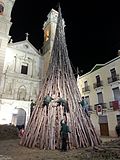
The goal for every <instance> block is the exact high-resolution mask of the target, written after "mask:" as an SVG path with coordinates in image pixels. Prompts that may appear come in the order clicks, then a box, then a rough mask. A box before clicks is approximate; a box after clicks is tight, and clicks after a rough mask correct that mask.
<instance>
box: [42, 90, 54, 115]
mask: <svg viewBox="0 0 120 160" xmlns="http://www.w3.org/2000/svg"><path fill="white" fill-rule="evenodd" d="M52 100H53V98H52V97H51V96H50V93H48V94H47V95H46V96H45V97H44V100H43V107H44V106H46V113H47V114H48V106H49V103H50V102H51V101H52Z"/></svg>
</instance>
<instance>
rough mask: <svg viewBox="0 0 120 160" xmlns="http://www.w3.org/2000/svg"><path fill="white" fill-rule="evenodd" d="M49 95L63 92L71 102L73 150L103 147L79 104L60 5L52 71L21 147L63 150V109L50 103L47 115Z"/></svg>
mask: <svg viewBox="0 0 120 160" xmlns="http://www.w3.org/2000/svg"><path fill="white" fill-rule="evenodd" d="M47 93H50V95H53V94H54V96H55V98H56V97H57V95H58V93H60V95H61V96H62V97H64V98H65V99H68V104H69V113H66V119H67V123H68V126H69V128H70V131H71V134H70V135H69V147H70V148H80V147H88V146H94V145H98V144H100V139H99V137H98V136H97V134H96V131H95V129H94V126H93V124H92V122H91V120H90V118H89V117H88V116H87V115H86V114H84V112H83V111H82V107H80V105H79V103H78V102H79V101H80V100H81V96H80V92H79V89H78V87H77V83H76V79H75V77H74V74H73V71H72V67H71V64H70V60H69V57H68V50H67V46H66V40H65V32H64V24H63V19H62V15H61V8H60V6H59V12H58V22H57V27H56V34H55V39H54V44H53V49H52V53H51V59H50V63H49V68H48V71H47V74H46V78H45V81H44V85H43V87H42V89H41V92H40V94H39V96H38V99H37V102H36V107H35V109H34V111H33V113H32V116H31V117H30V120H29V122H28V124H27V127H26V130H25V133H24V136H23V137H22V139H21V142H20V144H21V145H23V146H27V147H38V148H40V149H59V148H60V145H61V141H60V128H61V127H60V122H61V120H62V119H63V118H64V114H63V107H62V106H53V105H52V104H49V107H48V114H46V107H42V104H43V99H44V97H45V96H46V95H47Z"/></svg>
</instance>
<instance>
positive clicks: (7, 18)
mask: <svg viewBox="0 0 120 160" xmlns="http://www.w3.org/2000/svg"><path fill="white" fill-rule="evenodd" d="M14 2H15V0H0V79H1V75H2V72H3V66H4V58H5V52H6V48H7V44H8V41H9V38H10V36H9V30H10V27H11V24H12V23H11V11H12V8H13V5H14Z"/></svg>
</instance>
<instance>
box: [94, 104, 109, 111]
mask: <svg viewBox="0 0 120 160" xmlns="http://www.w3.org/2000/svg"><path fill="white" fill-rule="evenodd" d="M99 105H100V106H102V109H106V108H107V106H106V103H98V104H95V105H94V109H95V110H96V108H97V106H99Z"/></svg>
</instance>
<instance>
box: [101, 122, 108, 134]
mask: <svg viewBox="0 0 120 160" xmlns="http://www.w3.org/2000/svg"><path fill="white" fill-rule="evenodd" d="M100 135H101V136H109V130H108V123H101V124H100Z"/></svg>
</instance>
